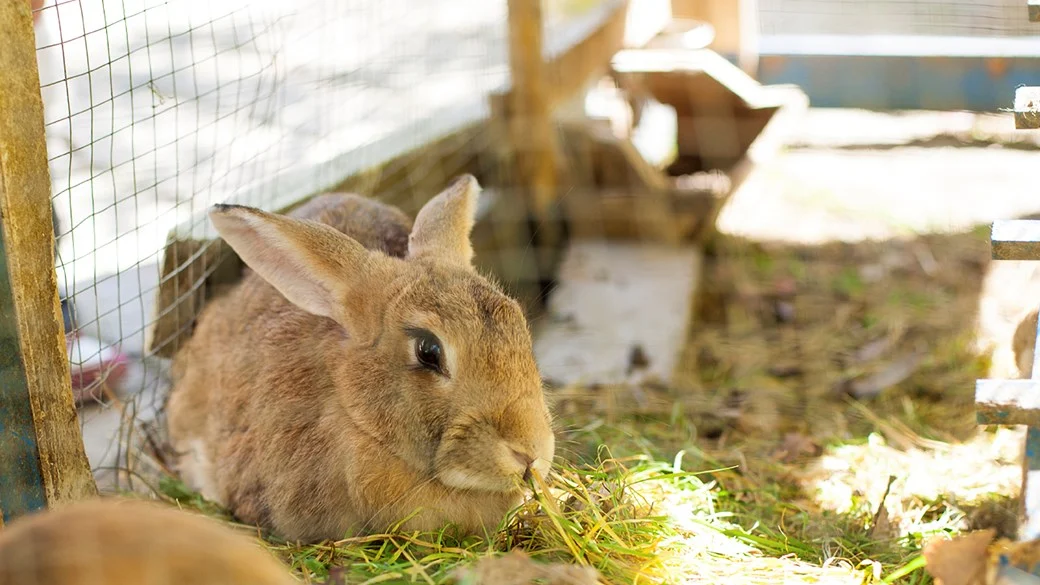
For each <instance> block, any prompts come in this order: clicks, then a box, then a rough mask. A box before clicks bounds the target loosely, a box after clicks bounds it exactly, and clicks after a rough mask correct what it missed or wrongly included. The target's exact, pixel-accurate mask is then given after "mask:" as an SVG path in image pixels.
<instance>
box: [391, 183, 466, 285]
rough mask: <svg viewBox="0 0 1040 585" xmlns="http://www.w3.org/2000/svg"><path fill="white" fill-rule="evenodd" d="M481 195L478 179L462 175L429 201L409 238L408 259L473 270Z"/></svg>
mask: <svg viewBox="0 0 1040 585" xmlns="http://www.w3.org/2000/svg"><path fill="white" fill-rule="evenodd" d="M479 194H480V184H479V183H477V179H476V178H474V177H473V175H462V176H461V177H459V178H457V179H455V181H453V182H452V184H451V185H450V186H449V187H448V188H447V189H445V190H444V191H442V192H441V193H440V194H438V195H437V196H436V197H434V198H433V199H431V200H429V201H428V202H427V203H426V205H424V206H423V208H422V209H421V210H420V211H419V214H418V216H416V218H415V224H414V226H413V227H412V234H411V236H410V237H409V238H408V256H409V257H410V258H419V257H428V258H436V259H437V260H440V261H442V262H451V263H455V264H460V265H463V266H470V262H471V261H472V260H473V246H472V245H471V244H470V241H469V235H470V232H471V231H472V230H473V223H474V222H475V221H476V212H477V195H479Z"/></svg>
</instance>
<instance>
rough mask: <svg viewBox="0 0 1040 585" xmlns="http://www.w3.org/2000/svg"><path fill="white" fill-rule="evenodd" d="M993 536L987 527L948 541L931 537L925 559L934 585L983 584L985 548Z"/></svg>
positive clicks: (990, 529) (993, 531) (994, 532)
mask: <svg viewBox="0 0 1040 585" xmlns="http://www.w3.org/2000/svg"><path fill="white" fill-rule="evenodd" d="M996 535H997V533H996V531H995V530H993V529H992V528H989V529H986V530H980V531H978V532H971V533H969V534H966V535H964V536H959V537H957V538H953V539H951V540H945V539H933V540H931V541H930V542H929V543H928V544H927V545H925V547H924V560H925V563H926V565H925V568H926V569H927V571H928V573H929V574H930V575H931V576H932V577H933V578H934V579H935V585H983V584H984V583H985V579H986V559H987V552H986V550H987V548H988V547H989V545H990V543H992V542H993V539H994V538H995V537H996Z"/></svg>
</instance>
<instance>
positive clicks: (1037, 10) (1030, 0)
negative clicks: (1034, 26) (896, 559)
mask: <svg viewBox="0 0 1040 585" xmlns="http://www.w3.org/2000/svg"><path fill="white" fill-rule="evenodd" d="M1026 6H1028V7H1029V22H1040V0H1026Z"/></svg>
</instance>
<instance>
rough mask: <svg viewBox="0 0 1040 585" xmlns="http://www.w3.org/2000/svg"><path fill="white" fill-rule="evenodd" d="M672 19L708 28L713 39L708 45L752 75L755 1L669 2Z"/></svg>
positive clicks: (755, 35) (755, 43)
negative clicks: (691, 21) (707, 24)
mask: <svg viewBox="0 0 1040 585" xmlns="http://www.w3.org/2000/svg"><path fill="white" fill-rule="evenodd" d="M672 17H673V18H680V19H692V20H700V21H704V22H707V23H709V24H711V26H712V28H714V29H715V37H714V39H713V40H712V42H711V45H709V46H710V47H711V48H712V49H713V50H715V51H717V52H719V53H720V54H722V55H724V56H726V57H728V58H733V59H735V60H736V61H737V62H738V63H739V64H740V68H741V69H743V70H744V71H746V72H747V73H749V74H751V75H754V74H755V72H756V69H757V68H758V55H757V53H756V50H755V48H756V46H757V37H758V0H672Z"/></svg>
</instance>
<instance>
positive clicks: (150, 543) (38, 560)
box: [0, 499, 297, 585]
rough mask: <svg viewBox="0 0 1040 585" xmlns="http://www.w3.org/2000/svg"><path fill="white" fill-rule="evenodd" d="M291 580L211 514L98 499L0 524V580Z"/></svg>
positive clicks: (132, 583)
mask: <svg viewBox="0 0 1040 585" xmlns="http://www.w3.org/2000/svg"><path fill="white" fill-rule="evenodd" d="M58 583H60V584H61V585H95V584H102V583H103V584H105V585H171V584H174V583H178V584H189V583H190V584H192V585H292V584H295V583H297V580H296V579H295V578H294V577H293V576H292V575H291V574H290V573H289V570H288V568H287V567H286V566H285V565H283V564H282V563H280V562H279V561H278V560H277V559H275V558H274V556H272V555H271V554H270V553H268V552H267V551H265V550H263V549H262V548H261V547H260V546H259V545H258V544H257V543H255V542H253V541H251V540H250V539H249V538H248V537H246V536H245V535H242V534H238V533H236V532H235V531H234V530H232V529H230V528H228V527H227V526H223V525H221V524H220V523H219V522H217V521H215V520H211V519H209V518H205V517H203V516H200V515H198V514H193V513H189V512H183V511H180V510H177V509H174V508H169V507H166V506H161V505H159V504H154V503H151V502H144V501H134V500H117V499H97V500H90V501H86V502H82V503H76V504H70V505H68V506H65V507H63V508H57V509H54V510H48V511H45V512H41V513H37V514H32V515H29V516H24V517H21V518H18V519H17V520H15V521H13V522H11V523H10V525H8V526H7V527H6V528H2V529H0V585H52V584H58Z"/></svg>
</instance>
